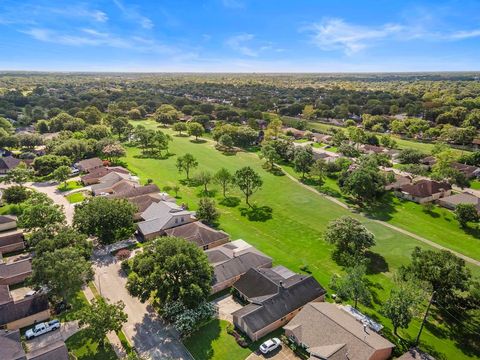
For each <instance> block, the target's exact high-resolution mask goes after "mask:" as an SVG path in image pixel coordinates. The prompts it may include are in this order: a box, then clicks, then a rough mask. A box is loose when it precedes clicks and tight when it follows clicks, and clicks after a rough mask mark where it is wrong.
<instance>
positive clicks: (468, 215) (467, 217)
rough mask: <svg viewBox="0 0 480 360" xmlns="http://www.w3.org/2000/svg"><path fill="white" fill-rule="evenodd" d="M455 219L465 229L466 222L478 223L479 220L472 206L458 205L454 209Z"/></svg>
mask: <svg viewBox="0 0 480 360" xmlns="http://www.w3.org/2000/svg"><path fill="white" fill-rule="evenodd" d="M455 217H456V218H457V220H458V222H459V223H460V226H462V227H466V226H467V223H468V222H478V221H479V220H480V217H479V215H478V210H477V208H476V206H475V205H474V204H458V205H457V207H456V208H455Z"/></svg>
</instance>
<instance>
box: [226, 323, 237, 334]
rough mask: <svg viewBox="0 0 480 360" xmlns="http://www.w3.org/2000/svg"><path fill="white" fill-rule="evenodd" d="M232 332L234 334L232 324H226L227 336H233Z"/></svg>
mask: <svg viewBox="0 0 480 360" xmlns="http://www.w3.org/2000/svg"><path fill="white" fill-rule="evenodd" d="M234 332H235V328H234V327H233V324H231V323H228V325H227V334H229V335H233V333H234Z"/></svg>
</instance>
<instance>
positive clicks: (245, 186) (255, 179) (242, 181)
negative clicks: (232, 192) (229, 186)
mask: <svg viewBox="0 0 480 360" xmlns="http://www.w3.org/2000/svg"><path fill="white" fill-rule="evenodd" d="M233 179H234V183H235V185H237V186H238V188H239V189H240V191H241V192H243V194H244V195H245V203H246V204H247V205H248V206H250V207H251V205H250V202H249V199H250V197H251V196H252V195H253V194H254V193H255V192H256V191H257V190H259V189H260V188H261V187H262V185H263V180H262V178H261V177H260V175H258V174H257V173H256V172H255V170H253V169H252V168H251V167H250V166H245V167H243V168H241V169H240V170H237V171H235V175H234V176H233Z"/></svg>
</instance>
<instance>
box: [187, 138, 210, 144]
mask: <svg viewBox="0 0 480 360" xmlns="http://www.w3.org/2000/svg"><path fill="white" fill-rule="evenodd" d="M190 142H191V143H193V144H205V143H206V142H207V140H205V139H197V140H195V139H193V140H190Z"/></svg>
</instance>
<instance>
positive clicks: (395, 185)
mask: <svg viewBox="0 0 480 360" xmlns="http://www.w3.org/2000/svg"><path fill="white" fill-rule="evenodd" d="M390 174H392V175H393V181H392V182H390V183H388V184H387V185H385V190H387V191H389V190H399V189H400V188H401V187H402V186H403V185H407V184H411V183H412V178H411V177H409V176H403V175H399V174H395V173H394V172H386V175H387V179H389V177H390Z"/></svg>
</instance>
